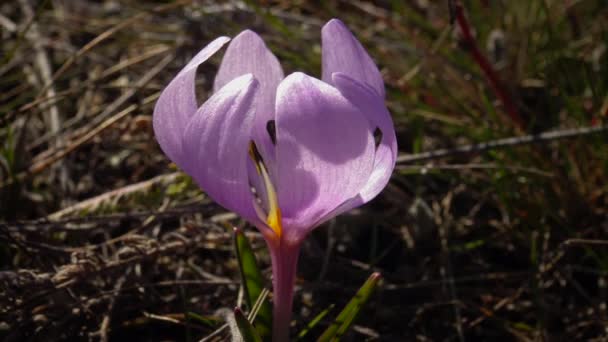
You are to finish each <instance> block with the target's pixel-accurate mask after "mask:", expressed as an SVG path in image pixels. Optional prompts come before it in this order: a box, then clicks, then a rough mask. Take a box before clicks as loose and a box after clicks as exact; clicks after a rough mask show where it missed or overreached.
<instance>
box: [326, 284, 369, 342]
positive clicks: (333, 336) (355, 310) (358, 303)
mask: <svg viewBox="0 0 608 342" xmlns="http://www.w3.org/2000/svg"><path fill="white" fill-rule="evenodd" d="M379 280H380V273H378V272H374V273H372V275H370V276H369V278H367V280H366V281H365V283H364V284H363V286H361V288H360V289H359V291H357V294H356V295H355V296H354V297H353V298H352V299H351V300H350V302H348V304H346V306H345V307H344V309H343V310H342V312H340V314H339V315H338V317H336V319H335V320H334V321H333V323H332V324H331V325H330V326H329V327H328V328H327V330H325V332H324V333H323V334H322V335H321V337H319V339H318V340H317V341H318V342H330V341H339V340H340V338H341V337H342V335H344V333H345V332H346V331H347V330H348V328H349V327H350V326H351V325H352V324H353V322H354V321H355V319H356V318H357V315H358V314H359V311H361V308H362V307H363V305H365V303H366V302H367V300H368V299H369V297H370V296H371V294H372V293H373V292H374V290H375V289H376V285H378V281H379Z"/></svg>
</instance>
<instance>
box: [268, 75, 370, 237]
mask: <svg viewBox="0 0 608 342" xmlns="http://www.w3.org/2000/svg"><path fill="white" fill-rule="evenodd" d="M276 123H277V155H276V158H277V164H276V166H277V173H276V175H275V181H276V184H277V193H278V198H279V204H280V207H281V211H282V214H283V225H284V227H285V228H284V229H285V234H286V235H287V234H291V239H298V238H301V237H303V235H304V234H306V233H307V232H308V231H309V230H310V229H312V228H314V226H313V224H314V223H315V222H318V220H319V219H321V218H322V217H323V216H324V215H325V214H327V213H328V212H330V211H332V210H333V209H335V208H336V207H337V206H339V205H340V204H341V203H343V202H344V201H346V200H347V199H349V198H351V197H353V196H355V195H357V194H358V193H359V191H360V190H361V188H362V187H363V186H365V184H366V183H367V180H368V179H369V176H370V173H371V171H372V166H373V162H374V140H373V135H372V133H373V131H372V130H371V129H370V127H371V126H370V125H369V123H368V121H367V119H366V118H365V117H364V116H363V114H362V113H361V112H360V111H359V110H358V109H357V108H356V107H355V106H353V105H352V104H351V103H350V102H349V101H348V100H347V99H346V98H344V96H342V95H341V94H340V92H339V91H338V90H337V89H336V88H334V87H332V86H330V85H329V84H327V83H325V82H322V81H320V80H317V79H315V78H312V77H309V76H307V75H305V74H302V73H294V74H292V75H290V76H288V77H287V78H286V79H285V80H283V82H281V84H280V85H279V88H278V91H277V119H276ZM287 239H290V238H289V237H287Z"/></svg>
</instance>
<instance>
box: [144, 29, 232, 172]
mask: <svg viewBox="0 0 608 342" xmlns="http://www.w3.org/2000/svg"><path fill="white" fill-rule="evenodd" d="M229 40H230V38H228V37H219V38H217V39H215V40H214V41H212V42H211V43H209V45H207V46H205V47H204V48H203V49H202V50H201V51H200V52H199V53H198V54H197V55H196V56H194V58H193V59H192V60H191V61H190V62H189V63H188V64H187V65H186V66H185V67H184V68H183V69H182V70H181V71H180V72H179V74H177V76H175V78H174V79H173V80H172V81H171V83H169V85H168V86H167V87H166V88H165V89H164V90H163V92H162V93H161V94H160V97H159V99H158V102H156V106H155V107H154V115H153V117H152V124H153V127H154V134H155V135H156V140H157V141H158V143H159V145H160V147H161V149H162V150H163V152H165V154H166V155H167V156H168V157H169V159H171V160H172V161H173V162H174V163H175V164H177V165H178V166H179V167H181V168H183V164H184V159H185V157H184V155H183V154H182V136H183V134H184V129H185V128H186V124H187V123H188V121H189V119H190V117H191V116H192V115H194V113H195V112H196V109H197V108H198V104H197V102H196V92H195V88H194V79H195V77H196V68H197V67H198V66H199V65H200V64H201V63H203V62H205V61H206V60H207V59H209V57H211V56H212V55H213V54H214V53H216V52H217V50H219V49H220V48H221V47H222V46H223V45H224V44H226V43H227V42H228V41H229Z"/></svg>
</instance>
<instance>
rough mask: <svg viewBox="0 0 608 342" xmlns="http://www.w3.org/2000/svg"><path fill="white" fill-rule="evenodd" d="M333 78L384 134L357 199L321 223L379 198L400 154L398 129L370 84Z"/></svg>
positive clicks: (331, 213)
mask: <svg viewBox="0 0 608 342" xmlns="http://www.w3.org/2000/svg"><path fill="white" fill-rule="evenodd" d="M332 79H333V82H334V84H335V85H336V88H338V89H339V90H340V92H341V93H342V95H344V96H345V97H346V98H347V99H348V100H349V101H351V102H352V103H353V104H354V105H355V106H357V107H359V109H360V110H361V112H363V113H364V114H365V116H366V117H367V119H368V120H369V123H370V125H371V127H372V129H373V130H375V129H376V128H378V129H379V130H380V131H381V132H382V139H381V140H380V144H379V145H378V147H377V149H376V156H375V159H374V168H373V170H372V173H371V175H370V177H369V179H368V180H367V183H366V184H365V186H364V187H363V188H362V189H361V191H360V192H359V193H358V194H357V195H356V196H355V197H353V198H351V199H349V200H347V201H346V202H344V203H342V205H340V206H339V207H338V208H336V209H335V210H333V211H332V212H330V213H328V214H327V215H326V216H325V217H323V219H321V221H320V222H319V224H321V223H323V222H325V221H327V220H329V219H331V218H332V217H335V216H338V215H340V214H342V213H345V212H347V211H349V210H351V209H353V208H356V207H358V206H361V205H363V204H365V203H367V202H369V201H371V200H372V199H373V198H374V197H376V196H377V195H378V194H379V193H380V192H381V191H382V189H384V187H385V186H386V184H387V183H388V181H389V180H390V178H391V174H392V173H393V169H394V168H395V162H396V161H397V152H398V151H397V137H396V136H395V127H394V125H393V120H392V119H391V115H390V113H389V112H388V109H387V108H386V106H385V105H384V100H382V98H380V97H379V96H378V95H377V94H376V93H375V92H374V90H373V89H371V87H369V86H368V85H367V84H362V83H359V82H357V81H355V80H354V79H352V78H350V77H348V76H347V75H344V74H342V73H335V74H333V75H332Z"/></svg>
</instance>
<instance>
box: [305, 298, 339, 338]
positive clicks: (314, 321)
mask: <svg viewBox="0 0 608 342" xmlns="http://www.w3.org/2000/svg"><path fill="white" fill-rule="evenodd" d="M334 306H335V305H334V304H332V305H330V306H329V307H328V308H327V309H325V310H323V311H321V313H319V314H318V315H317V316H316V317H315V318H313V319H312V321H310V323H308V325H307V326H306V328H304V329H302V331H300V333H299V334H298V337H297V338H296V340H302V338H304V336H306V334H308V333H309V332H310V330H311V329H313V328H314V327H315V326H317V323H319V322H321V320H322V319H323V318H324V317H325V316H327V314H328V313H329V312H330V311H331V310H333V308H334Z"/></svg>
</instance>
